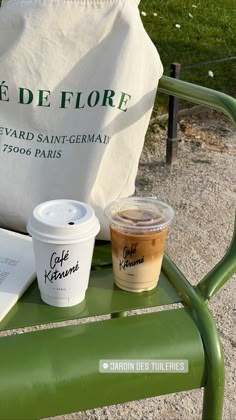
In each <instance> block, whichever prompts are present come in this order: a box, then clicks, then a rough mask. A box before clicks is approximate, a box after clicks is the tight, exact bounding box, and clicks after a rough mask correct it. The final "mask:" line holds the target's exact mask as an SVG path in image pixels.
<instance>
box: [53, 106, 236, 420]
mask: <svg viewBox="0 0 236 420" xmlns="http://www.w3.org/2000/svg"><path fill="white" fill-rule="evenodd" d="M165 139H166V131H165V130H164V129H162V128H160V127H159V125H158V124H157V123H156V120H155V119H153V120H152V122H151V126H150V130H149V132H148V135H147V140H146V143H145V147H144V150H143V154H142V157H141V160H140V165H139V172H138V176H137V183H136V187H137V191H136V192H137V195H145V196H156V197H158V198H159V199H161V200H163V201H165V202H167V203H169V204H170V205H172V206H173V207H174V209H175V211H176V219H175V223H174V224H173V226H172V228H171V231H170V234H169V238H168V244H167V253H168V254H169V255H170V257H171V258H172V259H173V260H174V262H175V263H177V265H178V266H179V267H180V268H181V270H182V271H183V273H184V274H185V275H186V276H187V278H188V279H189V280H190V281H191V282H192V283H193V284H196V283H197V282H198V281H199V280H200V279H201V278H202V277H203V276H204V275H205V274H206V273H207V272H208V271H209V270H210V269H211V268H212V267H213V266H214V264H215V263H216V262H217V261H218V260H219V259H220V258H221V257H222V256H223V254H224V252H225V250H226V249H227V246H228V244H229V242H230V238H231V235H232V230H233V223H234V215H235V208H236V171H235V161H236V133H235V129H234V127H233V126H232V125H231V123H230V122H228V120H227V119H226V118H225V117H224V116H223V115H222V114H217V113H215V112H211V111H209V112H207V113H206V112H205V113H204V114H202V115H200V116H197V117H193V118H191V123H190V122H189V121H188V120H187V119H185V120H182V121H180V130H179V143H178V160H177V162H176V163H175V164H173V165H172V166H167V165H166V164H165ZM235 280H236V276H234V277H233V278H232V279H231V280H230V281H229V282H228V283H227V284H226V285H225V287H224V288H223V289H222V290H221V291H220V292H219V293H218V294H217V295H216V296H215V297H214V298H213V299H212V301H211V302H210V304H209V306H210V309H211V311H212V313H213V314H214V317H215V319H216V322H217V326H218V330H219V333H220V336H221V339H222V343H223V347H224V352H225V370H226V386H225V404H224V417H223V418H224V420H235V419H236V392H235V391H236V360H235V348H236V329H235V322H236V299H235V298H236V283H235ZM202 396H203V393H202V391H200V390H199V391H191V392H183V393H179V394H172V395H167V396H162V397H157V398H149V399H146V400H142V401H136V402H131V403H127V404H120V405H117V406H111V407H107V408H102V409H96V410H91V411H86V412H81V413H75V414H71V415H67V416H60V417H56V418H54V420H55V419H57V420H59V419H60V420H62V419H64V420H73V419H76V420H85V419H89V420H113V419H114V420H128V419H136V420H149V419H160V420H171V419H173V420H177V419H178V420H190V419H191V420H197V419H200V418H201V407H202Z"/></svg>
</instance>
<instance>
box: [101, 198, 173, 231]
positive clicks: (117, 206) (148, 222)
mask: <svg viewBox="0 0 236 420" xmlns="http://www.w3.org/2000/svg"><path fill="white" fill-rule="evenodd" d="M105 215H106V216H107V218H108V219H109V221H110V223H111V224H112V225H113V226H114V227H116V228H117V229H121V230H125V231H127V230H128V231H129V230H130V231H136V232H139V233H140V232H142V231H143V232H150V231H159V230H163V229H165V228H166V227H167V226H169V225H170V223H171V222H172V220H173V218H174V215H175V213H174V210H173V209H172V207H170V206H169V205H168V204H165V203H163V202H162V201H159V200H157V199H155V198H151V197H128V198H122V199H119V200H116V201H113V202H112V203H110V204H109V205H108V206H107V207H106V209H105Z"/></svg>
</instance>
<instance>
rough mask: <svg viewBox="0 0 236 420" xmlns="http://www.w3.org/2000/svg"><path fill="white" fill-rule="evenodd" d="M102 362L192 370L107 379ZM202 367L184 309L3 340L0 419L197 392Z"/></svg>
mask: <svg viewBox="0 0 236 420" xmlns="http://www.w3.org/2000/svg"><path fill="white" fill-rule="evenodd" d="M147 342H148V346H147V345H146V343H147ZM39 349H40V350H39ZM100 359H159V360H160V359H172V360H173V359H175V360H176V359H180V360H183V359H187V360H188V361H189V371H188V372H187V373H139V374H137V373H128V374H124V373H122V374H121V373H119V374H117V373H114V374H113V373H109V374H103V373H99V360H100ZM204 366H205V363H204V350H203V345H202V340H201V336H200V333H199V331H198V329H197V327H196V325H195V323H194V321H193V319H192V318H191V316H190V315H189V313H188V311H187V310H186V309H182V308H181V309H176V310H168V311H161V312H158V313H149V314H143V315H138V316H137V315H136V316H129V317H125V318H119V319H112V320H105V321H98V322H92V323H89V324H80V325H75V326H67V327H60V328H54V329H53V330H52V329H50V330H41V331H36V332H30V333H25V334H18V335H12V336H7V337H1V338H0V372H1V381H0V413H1V418H4V419H5V420H6V419H13V418H14V419H18V418H21V419H22V418H24V419H27V418H36V417H37V418H42V417H49V416H55V415H57V414H62V413H69V412H74V411H80V410H85V409H89V408H94V407H98V406H104V405H111V404H114V403H121V402H125V401H131V400H133V399H141V398H146V397H151V396H155V395H158V394H166V393H172V392H178V391H182V390H187V389H194V388H199V387H201V386H203V385H204V380H205V367H204ZM176 375H178V381H177V380H176Z"/></svg>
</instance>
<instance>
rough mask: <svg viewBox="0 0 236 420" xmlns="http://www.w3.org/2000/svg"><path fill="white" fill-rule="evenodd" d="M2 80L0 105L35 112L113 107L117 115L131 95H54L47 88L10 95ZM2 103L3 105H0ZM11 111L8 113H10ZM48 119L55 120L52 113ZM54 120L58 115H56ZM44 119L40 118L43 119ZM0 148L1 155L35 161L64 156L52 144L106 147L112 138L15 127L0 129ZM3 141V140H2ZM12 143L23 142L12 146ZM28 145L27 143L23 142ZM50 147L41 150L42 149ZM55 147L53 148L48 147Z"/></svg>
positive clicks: (108, 92) (22, 89)
mask: <svg viewBox="0 0 236 420" xmlns="http://www.w3.org/2000/svg"><path fill="white" fill-rule="evenodd" d="M11 93H12V89H10V88H9V86H8V84H7V83H6V82H5V81H2V82H1V83H0V105H1V104H2V106H9V104H10V103H11V102H15V103H17V104H19V105H22V106H25V107H27V106H31V107H34V108H35V109H37V108H44V109H50V108H51V109H52V112H54V110H55V109H59V110H61V111H62V112H63V111H71V110H75V111H78V112H79V111H81V112H83V111H85V112H86V111H89V110H91V109H94V108H96V107H97V108H98V107H100V108H103V109H105V108H113V109H114V110H115V109H117V110H118V112H122V113H124V112H127V110H128V107H129V102H130V99H131V95H129V94H128V93H126V92H123V91H119V92H118V91H114V90H112V89H103V90H93V91H91V92H89V93H85V92H81V91H76V92H73V91H70V90H68V91H60V92H53V91H50V90H46V89H38V90H37V91H35V92H33V91H32V90H31V89H29V88H26V87H18V88H16V89H15V92H14V94H12V95H11ZM3 104H4V105H3ZM9 112H10V111H9ZM51 117H52V118H53V117H55V114H54V113H52V115H51ZM57 117H59V114H58V113H57ZM42 118H43V117H42ZM1 138H3V139H4V140H3V141H1V149H2V152H3V153H7V154H16V153H17V154H20V155H22V156H23V155H24V156H33V157H35V158H49V159H55V158H56V159H58V158H61V157H62V155H63V147H62V148H60V149H58V148H56V147H55V145H62V146H63V145H71V144H88V143H90V144H91V143H96V144H101V145H107V144H109V142H110V140H111V137H110V135H108V134H105V133H95V132H83V133H70V134H67V133H60V134H55V133H53V134H50V133H45V132H41V133H36V132H33V131H32V130H29V131H27V130H22V129H20V128H15V127H4V126H0V139H1ZM1 140H2V139H1ZM15 140H20V141H23V142H24V143H20V144H19V142H18V143H15ZM26 142H27V143H26ZM45 145H50V149H49V148H48V146H47V147H46V148H45V147H44V148H42V146H45ZM51 145H54V147H51Z"/></svg>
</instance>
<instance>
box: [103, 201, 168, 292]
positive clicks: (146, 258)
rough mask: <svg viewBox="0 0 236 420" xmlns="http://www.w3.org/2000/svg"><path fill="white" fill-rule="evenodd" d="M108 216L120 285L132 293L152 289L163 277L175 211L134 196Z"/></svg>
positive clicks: (110, 210) (118, 203)
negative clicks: (164, 260) (163, 264)
mask: <svg viewBox="0 0 236 420" xmlns="http://www.w3.org/2000/svg"><path fill="white" fill-rule="evenodd" d="M105 213H106V215H107V217H108V219H109V221H110V232H111V242H112V261H113V272H114V280H115V283H116V285H117V286H118V287H120V288H121V289H123V290H127V291H131V292H143V291H147V290H152V289H153V288H155V287H156V285H157V281H158V278H159V275H160V271H161V264H162V259H163V254H164V249H165V244H166V237H167V233H168V227H169V225H170V223H171V221H172V220H173V217H174V211H173V209H172V208H171V207H170V206H168V205H167V204H165V203H162V202H160V201H158V200H156V199H153V198H138V197H131V198H127V199H121V200H118V201H115V202H113V203H111V204H110V205H109V206H108V207H107V208H106V210H105Z"/></svg>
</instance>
